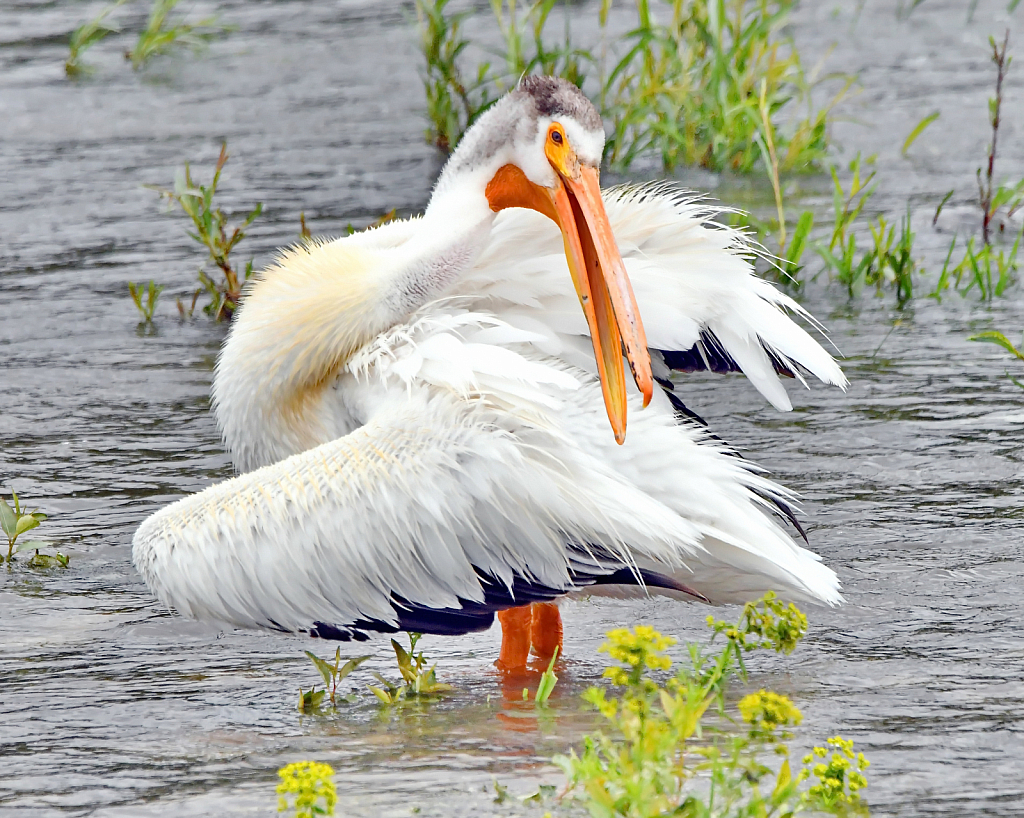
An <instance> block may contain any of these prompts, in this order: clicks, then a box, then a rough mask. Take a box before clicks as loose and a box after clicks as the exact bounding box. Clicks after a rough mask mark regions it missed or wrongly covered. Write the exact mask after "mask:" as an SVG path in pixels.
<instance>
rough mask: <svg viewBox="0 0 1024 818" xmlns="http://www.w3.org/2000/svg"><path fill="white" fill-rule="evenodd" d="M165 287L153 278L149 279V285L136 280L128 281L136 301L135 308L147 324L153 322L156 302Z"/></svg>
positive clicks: (129, 290) (133, 298) (133, 299)
mask: <svg viewBox="0 0 1024 818" xmlns="http://www.w3.org/2000/svg"><path fill="white" fill-rule="evenodd" d="M163 289H164V288H163V287H162V286H159V285H158V284H157V283H156V282H155V281H153V279H150V280H149V285H148V286H147V287H143V285H141V284H136V283H135V282H134V281H129V282H128V292H129V294H130V295H131V297H132V301H133V302H134V303H135V308H136V309H137V310H138V311H139V314H140V315H141V316H142V320H143V321H144V322H145V323H147V324H152V323H153V312H154V311H155V310H156V302H157V299H158V298H160V293H162V292H163Z"/></svg>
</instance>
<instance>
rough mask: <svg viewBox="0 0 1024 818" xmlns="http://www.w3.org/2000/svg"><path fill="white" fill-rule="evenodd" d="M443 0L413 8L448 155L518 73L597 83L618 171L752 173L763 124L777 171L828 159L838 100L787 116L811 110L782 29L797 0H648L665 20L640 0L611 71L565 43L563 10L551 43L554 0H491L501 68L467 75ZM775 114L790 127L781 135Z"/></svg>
mask: <svg viewBox="0 0 1024 818" xmlns="http://www.w3.org/2000/svg"><path fill="white" fill-rule="evenodd" d="M448 2H449V0H417V2H416V8H417V17H418V20H419V27H420V38H421V50H422V53H423V57H424V62H425V68H424V73H423V85H424V91H425V95H426V102H427V119H428V122H429V123H430V127H429V128H428V130H427V138H428V140H429V141H431V142H432V143H433V144H435V145H437V146H438V147H439V148H441V149H442V150H444V151H450V150H451V149H453V148H454V146H455V144H456V142H458V139H459V138H460V137H461V135H462V134H463V133H464V132H465V130H466V128H468V127H469V126H470V125H472V124H473V122H474V121H475V120H476V119H477V117H479V115H480V114H481V113H482V112H483V111H485V110H486V109H487V108H488V107H490V105H491V104H493V103H494V101H495V100H496V99H497V98H498V97H499V96H500V95H501V93H503V92H504V91H506V90H508V89H509V88H511V87H512V86H513V85H514V84H515V82H516V81H517V80H518V78H519V77H520V76H522V75H523V74H524V73H530V72H533V71H539V72H542V73H545V74H552V75H557V76H562V77H564V78H566V79H568V80H570V81H571V82H573V83H575V84H576V85H578V86H580V87H581V88H584V87H587V83H586V80H587V79H588V77H594V79H595V81H596V82H597V84H598V86H599V92H598V94H597V96H596V98H595V99H594V103H595V105H597V106H598V108H599V109H600V111H601V113H602V115H603V116H604V117H605V118H606V119H607V120H608V121H610V122H611V125H612V134H611V136H610V137H609V139H608V142H607V145H606V148H605V156H606V159H607V161H608V162H610V163H611V164H613V165H615V166H616V167H619V168H623V169H624V168H628V167H629V166H630V165H631V164H632V163H633V162H634V161H635V160H636V159H638V158H639V157H641V156H643V155H648V154H649V155H656V156H658V157H659V158H660V159H661V162H662V165H663V166H664V167H665V169H666V170H671V169H672V168H675V167H677V166H678V165H683V164H697V165H702V166H704V167H707V168H711V169H713V170H722V169H726V168H728V169H731V170H737V171H741V172H746V171H750V170H752V169H753V168H754V166H755V165H756V163H757V162H758V161H759V159H761V156H762V149H763V144H764V141H765V138H766V137H765V135H764V126H765V122H766V118H767V121H770V123H771V127H772V128H773V129H774V130H775V135H774V139H775V142H776V145H775V148H774V149H775V150H777V152H778V161H779V168H780V169H781V170H783V171H789V170H794V169H804V168H807V167H814V166H816V165H817V164H818V163H819V162H820V161H821V160H822V159H823V158H824V157H825V154H826V150H827V147H828V144H827V124H828V119H829V115H830V111H831V108H832V106H833V105H834V104H835V102H836V101H838V98H839V96H841V94H840V95H838V96H837V97H836V98H835V99H833V101H832V103H830V104H829V105H828V106H826V107H825V108H823V109H820V110H817V111H813V110H810V109H809V111H808V114H807V116H806V117H804V118H800V119H796V120H793V119H792V117H791V115H790V109H791V106H792V104H793V103H795V102H796V101H798V100H805V101H807V102H808V105H809V97H808V90H809V83H808V80H807V77H806V74H805V71H804V69H803V67H802V65H801V63H800V57H799V54H798V53H797V51H796V49H795V48H794V47H793V44H792V42H791V41H790V40H789V39H788V38H787V37H786V36H785V35H784V34H783V27H784V26H785V24H786V21H787V19H788V17H789V14H790V12H791V10H792V7H793V0H707V2H690V1H688V0H665V2H662V3H656V4H655V5H656V6H657V11H658V12H664V13H665V15H666V16H667V18H668V21H667V22H666V23H661V22H659V21H658V19H657V16H658V15H657V14H656V13H655V12H652V8H651V6H652V4H651V2H650V0H637V2H636V9H637V24H636V26H635V27H634V28H633V29H632V30H631V31H630V32H629V33H628V34H627V35H626V37H625V40H624V44H623V46H622V49H621V50H622V51H623V52H624V53H623V54H622V55H621V57H620V58H619V59H618V60H617V62H616V63H615V64H614V66H612V67H611V70H610V71H607V75H606V70H605V69H606V61H607V60H606V57H607V54H606V53H605V52H602V53H601V54H600V55H595V54H593V53H592V52H590V51H588V50H585V49H583V48H580V47H578V46H575V45H574V44H573V42H572V37H571V31H570V29H569V14H568V11H567V10H566V15H565V33H564V39H563V40H562V42H560V43H558V44H556V45H549V44H548V41H547V40H546V39H545V28H546V26H547V24H548V22H549V19H550V17H551V13H552V11H553V9H554V8H555V5H556V0H535V2H532V3H521V4H517V2H516V0H491V10H492V13H493V16H494V20H495V23H496V25H497V27H498V29H499V32H500V34H501V36H502V40H503V46H504V49H503V52H502V53H501V54H500V56H501V57H502V59H501V61H500V65H499V66H498V67H496V66H495V65H494V64H492V63H490V62H481V63H480V64H479V65H478V66H477V67H476V68H475V70H467V69H466V68H465V67H464V66H463V65H462V63H464V62H465V59H466V56H465V55H466V50H467V48H468V47H469V46H470V42H469V41H468V40H467V39H465V37H464V36H463V34H462V28H461V26H462V21H463V19H464V17H465V16H466V13H464V12H463V13H459V14H452V13H448V11H447V6H448ZM562 5H563V7H564V8H567V7H565V5H564V3H563V4H562ZM609 7H610V2H608V0H605V2H603V3H602V4H601V5H600V8H599V12H598V13H599V23H600V26H601V29H602V31H603V32H605V39H607V32H606V28H607V23H608V13H609ZM606 50H607V49H605V51H606ZM595 75H596V76H595ZM466 76H472V77H473V79H472V80H466V79H465V77H466ZM591 84H592V83H591ZM783 119H786V120H787V125H786V127H785V128H784V129H779V128H778V123H780V122H781V121H782V120H783Z"/></svg>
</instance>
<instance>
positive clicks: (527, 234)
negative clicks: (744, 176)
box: [459, 185, 847, 410]
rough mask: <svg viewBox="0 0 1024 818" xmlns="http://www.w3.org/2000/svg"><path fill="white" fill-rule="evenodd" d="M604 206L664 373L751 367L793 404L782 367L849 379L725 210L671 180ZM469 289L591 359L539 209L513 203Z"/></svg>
mask: <svg viewBox="0 0 1024 818" xmlns="http://www.w3.org/2000/svg"><path fill="white" fill-rule="evenodd" d="M605 205H606V207H607V210H608V216H609V219H610V221H611V224H612V228H613V230H614V232H615V238H616V241H617V242H618V246H619V250H620V252H621V253H622V257H623V260H624V262H625V264H626V268H627V270H628V272H629V277H630V281H631V282H632V285H633V289H634V292H635V293H636V299H637V303H638V304H639V307H640V313H641V316H642V318H643V322H644V327H645V329H646V331H647V339H648V343H649V346H650V348H651V349H652V353H653V357H654V361H653V362H654V364H655V368H656V372H655V375H656V376H659V377H661V378H662V379H665V378H667V377H668V375H669V370H671V369H678V370H681V371H692V370H696V369H708V370H711V371H716V372H732V371H742V372H743V373H744V374H746V376H747V377H748V378H749V379H750V380H751V382H752V383H753V384H754V386H755V387H756V388H757V389H758V390H759V391H760V392H761V393H762V394H763V395H764V396H765V397H766V398H767V399H768V400H769V401H770V402H771V403H772V404H773V405H774V406H775V407H777V408H778V409H781V410H789V409H791V408H792V404H791V402H790V399H789V397H788V395H787V394H786V391H785V389H784V387H783V386H782V383H781V382H780V380H779V377H778V376H779V375H780V374H783V375H790V376H795V377H797V378H798V379H800V380H801V381H802V380H803V378H802V374H803V373H810V374H811V375H813V376H814V377H816V378H819V379H820V380H822V381H824V382H825V383H828V384H833V385H835V386H840V387H845V386H846V384H847V381H846V378H845V376H844V375H843V373H842V371H841V370H840V368H839V366H838V365H837V364H836V362H835V361H834V360H833V358H832V356H831V355H830V354H829V353H828V352H827V351H826V350H825V349H823V348H822V346H821V344H819V343H818V342H817V341H816V340H815V339H814V338H813V337H812V336H811V335H810V334H809V333H808V332H807V331H806V330H805V329H804V328H803V327H801V326H800V325H799V324H798V323H797V322H796V321H794V320H793V316H797V317H800V318H801V319H803V320H805V321H807V322H808V323H810V324H812V325H813V319H811V317H810V316H809V315H808V314H807V312H806V311H805V310H804V309H803V308H802V307H801V306H800V305H799V304H797V303H796V302H795V301H794V300H793V299H792V298H790V297H789V296H787V295H786V294H784V293H782V292H780V291H779V290H778V289H777V288H776V287H775V286H774V285H773V284H771V283H770V282H768V281H765V280H763V279H761V278H758V277H757V276H756V275H755V274H754V269H753V265H752V263H751V262H752V259H753V258H754V256H755V255H756V249H755V248H754V246H753V245H752V244H751V242H750V240H749V238H748V237H747V236H746V235H745V234H744V233H742V232H741V231H738V230H734V229H732V228H729V227H726V226H723V225H721V224H719V223H717V222H716V221H714V217H715V216H716V215H717V214H718V213H719V212H720V211H718V210H716V209H715V208H713V207H711V206H710V205H708V204H706V203H702V202H701V201H699V200H697V199H695V198H694V197H692V196H689V195H687V194H686V193H684V192H681V191H678V190H675V189H673V188H672V187H670V186H666V185H647V186H639V187H630V188H616V189H611V190H608V191H605ZM523 248H528V252H524V251H523ZM459 291H460V292H465V293H467V294H473V295H478V296H484V297H485V298H486V299H487V302H488V304H489V305H490V307H491V309H493V310H494V311H495V312H496V313H497V314H499V315H500V316H501V317H502V318H504V319H505V320H508V321H509V322H510V323H513V324H516V325H517V326H521V327H523V328H524V329H529V330H532V331H535V332H539V333H541V334H544V335H545V342H544V343H543V344H540V345H539V346H540V348H542V349H543V350H544V351H545V352H547V353H549V354H553V355H560V356H562V357H564V358H565V359H567V360H570V361H571V362H572V363H573V364H575V365H577V366H581V367H585V368H590V369H592V368H593V363H592V361H593V353H592V351H591V350H590V349H589V343H587V342H586V341H585V340H584V339H585V337H586V334H587V327H586V324H585V322H584V321H583V317H582V314H581V312H580V308H579V304H578V303H577V299H576V295H575V293H574V292H573V290H572V285H571V283H570V278H569V274H568V270H567V268H566V263H565V257H564V252H563V249H562V246H561V240H560V237H559V235H558V232H557V230H554V229H553V228H552V226H551V225H550V224H549V223H547V220H545V219H544V218H543V217H542V216H540V215H539V214H536V213H532V212H529V211H524V210H512V211H505V212H503V213H502V214H501V215H500V216H499V219H498V222H497V223H496V225H495V229H494V233H493V240H492V242H491V244H490V245H489V247H488V250H487V252H486V254H485V255H484V257H483V258H481V259H480V260H479V261H478V263H477V266H476V269H475V271H474V272H473V273H472V274H471V275H470V276H468V277H467V278H466V279H465V280H464V281H463V282H462V283H460V290H459ZM541 316H542V318H541ZM659 364H660V366H659Z"/></svg>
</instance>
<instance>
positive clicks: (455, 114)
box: [416, 0, 493, 153]
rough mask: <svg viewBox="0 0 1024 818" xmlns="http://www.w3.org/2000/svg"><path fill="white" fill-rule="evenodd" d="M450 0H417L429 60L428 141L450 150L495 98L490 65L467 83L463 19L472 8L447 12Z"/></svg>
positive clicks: (426, 81)
mask: <svg viewBox="0 0 1024 818" xmlns="http://www.w3.org/2000/svg"><path fill="white" fill-rule="evenodd" d="M448 2H449V0H416V17H417V20H418V21H419V30H420V49H421V51H422V52H423V58H424V61H425V62H426V69H425V71H424V73H423V90H424V93H425V95H426V101H427V122H428V123H429V127H428V128H427V130H426V131H425V136H426V138H427V141H428V142H430V143H431V144H433V145H435V146H436V147H437V148H439V149H440V150H442V151H444V152H445V153H450V152H451V151H452V149H453V148H454V147H455V144H456V143H457V142H458V141H459V139H460V138H461V137H462V134H463V133H465V131H466V129H467V128H468V127H469V126H470V125H471V124H472V123H473V120H475V119H476V117H477V116H479V115H480V113H482V111H483V110H484V109H485V108H486V107H487V103H489V102H492V101H493V100H491V99H490V98H489V97H487V96H485V95H484V91H483V87H484V79H485V72H486V69H485V68H484V67H483V66H481V68H482V69H483V70H482V71H479V72H478V73H477V78H476V81H475V82H474V83H470V84H467V82H466V81H465V80H464V79H463V77H462V72H461V70H460V68H459V64H458V61H459V57H460V56H461V54H462V52H463V51H464V50H465V49H466V48H467V47H468V46H469V41H468V40H466V39H465V38H464V37H463V36H462V32H461V25H462V20H463V19H464V18H465V17H466V15H467V14H468V13H469V12H465V11H464V12H460V13H458V14H446V13H445V8H446V6H447V5H448Z"/></svg>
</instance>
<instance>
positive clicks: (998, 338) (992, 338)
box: [967, 332, 1024, 361]
mask: <svg viewBox="0 0 1024 818" xmlns="http://www.w3.org/2000/svg"><path fill="white" fill-rule="evenodd" d="M967 340H968V341H985V342H987V343H990V344H996V345H997V346H1001V347H1002V348H1003V349H1005V350H1006V351H1007V352H1009V353H1011V354H1012V355H1014V356H1016V357H1017V358H1018V359H1019V360H1021V361H1024V352H1021V351H1020V350H1019V349H1017V347H1015V346H1014V345H1013V343H1012V342H1011V341H1010V339H1009V338H1007V337H1006V336H1005V335H1003V333H1001V332H981V333H978V334H977V335H972V336H971V337H970V338H968V339H967Z"/></svg>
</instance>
